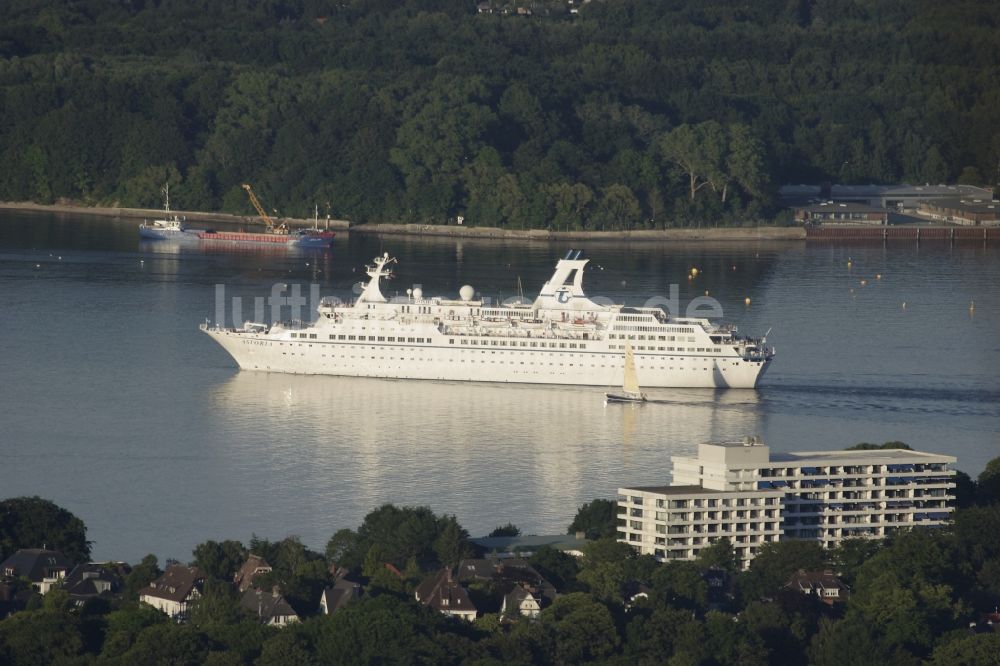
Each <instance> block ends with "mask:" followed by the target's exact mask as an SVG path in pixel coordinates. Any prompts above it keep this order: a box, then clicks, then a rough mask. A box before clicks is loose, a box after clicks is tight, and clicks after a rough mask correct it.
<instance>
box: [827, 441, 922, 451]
mask: <svg viewBox="0 0 1000 666" xmlns="http://www.w3.org/2000/svg"><path fill="white" fill-rule="evenodd" d="M880 449H905V450H907V451H912V450H913V449H912V448H911V447H910V446H909V445H908V444H905V443H903V442H898V441H892V442H884V443H882V444H871V443H869V442H860V443H858V444H855V445H854V446H848V447H847V448H846V449H844V450H845V451H877V450H880Z"/></svg>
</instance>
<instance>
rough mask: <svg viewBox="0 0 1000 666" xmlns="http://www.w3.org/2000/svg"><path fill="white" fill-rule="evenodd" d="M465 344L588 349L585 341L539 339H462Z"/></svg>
mask: <svg viewBox="0 0 1000 666" xmlns="http://www.w3.org/2000/svg"><path fill="white" fill-rule="evenodd" d="M461 342H462V344H463V345H473V346H476V345H482V346H483V347H487V346H492V347H525V348H532V349H538V348H542V349H547V348H548V349H586V348H587V343H585V342H537V341H534V340H533V341H531V342H527V341H521V342H518V341H517V340H510V341H508V340H462V341H461Z"/></svg>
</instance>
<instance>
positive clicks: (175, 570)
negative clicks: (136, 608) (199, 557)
mask: <svg viewBox="0 0 1000 666" xmlns="http://www.w3.org/2000/svg"><path fill="white" fill-rule="evenodd" d="M204 584H205V574H204V573H203V572H202V571H201V569H199V568H198V567H186V566H183V565H180V564H175V565H172V566H169V567H167V570H166V571H165V572H164V574H163V575H162V576H160V577H159V578H157V579H156V580H154V581H153V582H152V583H150V584H149V586H148V587H144V588H142V589H141V590H139V601H141V602H143V603H146V604H149V605H150V606H152V607H153V608H155V609H157V610H160V611H163V612H164V613H166V614H167V615H169V616H170V617H171V618H173V619H175V620H183V619H185V618H187V614H188V610H190V605H191V603H192V602H194V601H196V600H197V599H198V598H199V597H201V588H202V586H203V585H204Z"/></svg>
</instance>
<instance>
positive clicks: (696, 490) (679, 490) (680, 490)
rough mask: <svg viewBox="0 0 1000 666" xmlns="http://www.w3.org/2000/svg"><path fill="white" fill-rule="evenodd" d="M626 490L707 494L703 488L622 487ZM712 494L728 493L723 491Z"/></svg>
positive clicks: (666, 493) (661, 493) (670, 493)
mask: <svg viewBox="0 0 1000 666" xmlns="http://www.w3.org/2000/svg"><path fill="white" fill-rule="evenodd" d="M622 488H623V489H624V490H638V491H639V492H644V493H656V494H658V495H690V494H691V493H701V492H705V488H703V487H702V486H622ZM712 492H720V493H721V492H726V491H722V490H718V491H712Z"/></svg>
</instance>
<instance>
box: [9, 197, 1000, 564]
mask: <svg viewBox="0 0 1000 666" xmlns="http://www.w3.org/2000/svg"><path fill="white" fill-rule="evenodd" d="M568 247H569V246H568V244H565V243H557V244H547V243H530V244H529V243H493V242H478V241H467V240H461V241H456V240H441V239H415V238H389V237H387V238H383V239H377V238H372V237H362V236H359V235H353V236H350V237H349V238H348V237H338V239H337V243H336V246H335V247H334V248H333V249H332V250H331V251H330V252H328V253H324V254H313V253H309V254H303V253H294V252H288V251H279V252H274V251H270V252H264V251H259V250H249V251H240V252H234V251H231V250H226V249H221V248H216V249H203V248H199V247H198V246H197V245H195V246H192V247H186V246H178V245H171V244H159V245H158V244H156V243H151V244H140V242H139V240H138V238H137V236H136V231H135V224H134V223H131V222H116V221H114V220H108V219H102V218H94V217H74V216H53V215H48V214H16V213H7V212H0V288H2V293H3V296H2V299H3V300H2V303H3V308H2V311H0V312H2V325H0V348H2V349H3V353H2V356H0V376H2V379H3V381H0V466H2V474H0V497H10V496H15V495H40V496H43V497H47V498H51V499H53V500H55V501H56V502H58V503H59V504H61V505H63V506H66V507H67V508H69V509H71V510H72V511H73V512H74V513H76V514H77V515H79V516H80V517H81V518H83V520H84V521H85V522H86V523H87V525H88V527H89V528H90V537H91V538H92V539H93V540H94V541H95V544H94V554H95V556H97V557H101V558H118V559H127V560H136V559H138V558H140V557H141V556H142V555H144V554H145V553H147V552H153V553H156V554H157V555H159V556H160V557H161V558H162V557H177V558H180V559H188V558H189V557H190V552H191V549H192V547H193V546H194V545H195V544H197V543H199V542H201V541H204V540H206V539H210V538H214V539H222V538H236V539H241V540H247V539H248V538H249V537H250V536H251V534H252V533H256V534H258V535H260V536H266V537H269V538H281V537H283V536H286V535H288V534H297V535H299V536H300V537H301V538H302V539H303V540H304V541H305V542H306V543H307V544H309V545H311V546H313V547H316V548H322V547H323V545H324V544H325V542H326V539H327V538H328V537H329V536H330V535H331V534H332V533H333V532H335V531H336V530H337V529H339V528H341V527H356V526H357V525H358V524H359V523H360V521H361V519H362V518H363V516H364V514H365V513H367V512H368V511H369V510H370V509H372V508H374V507H375V506H377V505H379V504H381V503H383V502H396V503H400V504H427V505H430V506H431V507H432V508H434V509H435V510H436V511H438V512H448V513H454V514H456V515H457V517H458V519H459V521H460V522H461V523H462V524H463V525H465V526H466V527H467V528H468V529H469V531H470V532H471V533H472V534H474V535H479V534H483V533H485V532H487V531H489V530H490V529H492V528H493V527H494V526H496V525H498V524H502V523H504V522H507V521H508V520H511V521H513V522H514V523H516V524H517V525H519V526H520V527H521V528H522V529H523V530H524V531H525V532H526V533H538V534H543V533H554V532H562V531H563V530H564V529H565V527H566V525H567V524H568V523H569V522H570V520H571V519H572V517H573V514H574V513H575V510H576V507H577V506H578V505H579V504H581V503H583V502H585V501H588V500H589V499H591V498H593V497H613V496H614V495H615V492H616V489H617V487H618V486H619V485H626V484H650V483H663V482H665V481H667V480H668V478H669V472H670V456H671V455H678V454H681V455H684V454H690V453H692V452H693V451H694V449H695V447H696V445H697V444H698V443H699V442H701V441H705V440H709V439H722V438H739V437H742V436H743V435H747V434H754V433H759V434H761V435H763V436H764V438H765V439H766V440H767V441H768V442H769V443H770V444H771V446H772V448H773V449H775V450H778V451H788V450H809V449H817V450H819V449H835V448H843V447H845V446H848V445H850V444H854V443H856V442H858V441H874V442H882V441H885V440H889V439H900V440H903V441H906V442H908V443H909V444H910V445H912V446H914V447H915V448H920V449H928V450H932V451H941V452H947V453H951V454H953V455H956V456H958V459H959V461H958V468H960V469H963V470H965V471H968V472H970V473H971V474H973V475H975V474H978V473H979V472H980V471H981V470H982V468H983V466H984V465H985V463H986V461H987V460H989V459H990V458H992V457H994V456H997V455H1000V438H998V435H997V433H998V432H1000V379H998V376H1000V375H998V371H1000V337H998V335H997V331H998V330H1000V247H997V246H995V245H993V246H990V247H984V246H982V245H975V244H971V245H955V246H951V245H948V244H945V243H941V244H927V243H925V244H923V245H920V246H918V245H916V244H915V243H900V244H896V245H889V246H888V247H883V246H880V245H826V244H824V245H812V244H809V245H807V244H804V243H760V244H752V243H734V244H725V243H721V244H717V243H713V244H679V243H671V244H662V245H661V244H632V245H629V244H614V245H605V246H591V247H587V246H584V247H586V249H587V253H588V256H589V257H590V258H591V259H592V263H591V270H590V271H589V273H588V276H587V280H586V286H587V288H588V292H589V293H591V294H594V295H602V296H607V297H609V298H611V299H613V300H615V301H616V302H626V303H629V304H635V305H640V304H642V303H643V302H644V301H645V299H646V298H648V297H650V296H654V295H662V296H667V295H668V294H669V285H670V284H671V283H676V284H678V285H679V287H680V299H681V303H682V305H683V304H686V303H687V302H688V301H690V299H691V298H693V297H695V296H699V295H704V293H705V291H708V292H709V294H710V295H712V296H713V297H715V298H717V299H718V300H719V302H720V303H721V304H722V306H723V307H724V310H725V319H726V320H729V321H732V322H734V323H736V324H737V325H739V326H740V328H741V329H742V330H743V331H744V332H752V333H758V334H760V333H763V332H765V331H767V330H768V329H771V333H770V335H769V341H770V342H771V343H773V344H774V345H775V346H776V347H777V350H778V356H777V358H776V359H775V361H774V363H773V365H772V367H771V370H770V371H769V373H768V374H767V375H766V376H765V378H764V381H763V382H762V385H761V387H760V388H759V389H758V390H755V391H703V390H686V391H657V392H655V397H657V398H661V399H663V400H667V401H669V402H668V403H667V404H658V405H646V406H642V407H638V408H635V407H626V408H624V409H623V408H622V407H621V406H610V407H605V406H604V405H603V400H602V398H603V390H602V389H597V388H579V387H572V388H567V387H523V386H509V385H468V384H449V383H439V382H409V381H386V380H370V379H352V378H337V377H294V376H283V375H269V374H254V373H240V372H238V371H237V370H236V367H235V365H234V363H233V362H232V361H231V360H230V358H229V357H228V356H227V355H226V354H225V353H224V352H223V351H222V349H221V348H219V347H217V346H216V345H215V344H214V343H212V342H211V341H210V340H209V339H208V337H207V336H205V335H203V334H201V333H200V332H199V331H198V329H197V326H198V323H199V322H201V321H203V320H204V319H205V318H206V317H214V312H215V285H217V284H224V285H226V289H227V294H228V295H230V296H242V297H244V301H245V302H246V303H247V305H245V308H247V311H248V313H249V311H251V305H250V304H251V303H252V297H254V296H267V295H268V294H269V293H270V290H271V286H272V285H273V284H275V283H278V282H283V283H288V284H293V283H298V284H302V285H304V286H305V290H307V289H308V285H309V284H318V285H319V286H320V289H321V292H322V294H323V295H332V296H340V297H342V298H347V297H350V295H351V287H352V285H353V284H354V283H356V282H357V281H358V280H359V279H360V278H361V276H362V274H361V273H360V269H361V266H362V265H363V264H364V263H365V262H367V261H368V260H370V259H371V258H372V257H373V256H375V255H376V254H378V253H380V252H382V251H389V252H391V253H392V254H394V255H396V256H397V257H398V258H399V261H400V263H399V266H398V271H397V279H396V281H395V283H394V284H391V285H390V287H389V289H388V291H389V292H390V293H391V292H392V291H394V290H398V291H399V292H404V291H405V289H406V288H407V287H411V286H413V285H414V284H415V283H419V284H421V285H422V287H423V289H424V292H425V293H426V294H428V295H435V294H443V295H453V294H455V293H456V292H457V290H458V288H459V287H460V286H461V285H462V284H466V283H468V284H472V285H474V286H475V287H476V288H477V289H478V290H479V291H480V292H482V293H483V294H484V295H493V296H494V297H502V298H507V297H510V296H513V295H515V294H516V293H517V278H518V276H520V278H521V281H522V284H523V285H524V291H525V293H526V295H527V296H529V297H532V296H534V295H535V293H537V290H538V288H539V287H540V286H541V284H542V282H543V281H544V280H545V279H547V278H548V276H549V274H550V273H551V269H552V267H553V265H554V262H555V260H556V259H557V258H558V257H560V256H562V254H564V253H565V251H566V250H567V249H568ZM849 262H850V265H848V264H849ZM691 267H697V268H698V269H699V271H700V273H699V275H698V277H697V278H695V279H693V280H688V279H687V277H686V276H687V274H688V271H689V270H690V268H691ZM877 275H881V279H877V278H876V276H877ZM862 280H864V281H866V283H865V284H864V285H862V282H861V281H862ZM745 298H750V299H751V305H750V306H749V307H747V306H745V305H744V299H745ZM904 303H905V306H904ZM972 303H974V305H975V306H974V310H972V311H971V312H970V304H972Z"/></svg>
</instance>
